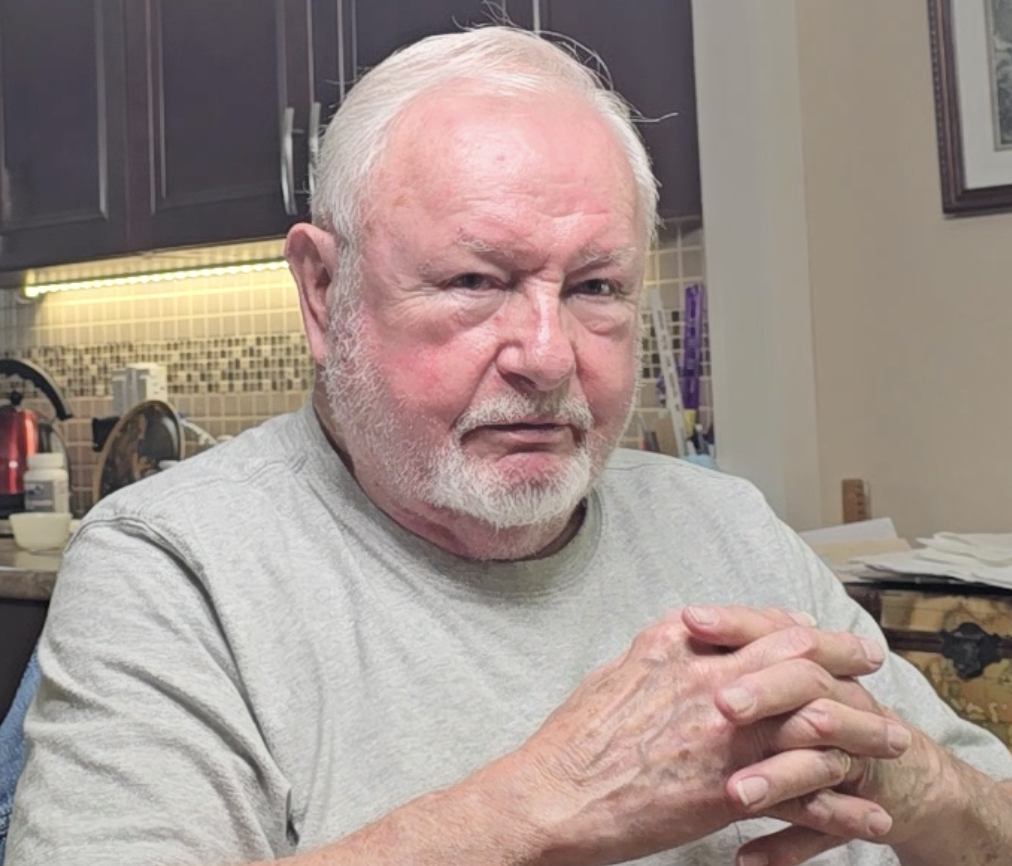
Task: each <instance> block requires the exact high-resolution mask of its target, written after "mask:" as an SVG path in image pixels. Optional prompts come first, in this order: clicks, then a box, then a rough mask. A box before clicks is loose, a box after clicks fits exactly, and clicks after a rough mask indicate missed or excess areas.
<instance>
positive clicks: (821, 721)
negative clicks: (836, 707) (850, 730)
mask: <svg viewBox="0 0 1012 866" xmlns="http://www.w3.org/2000/svg"><path fill="white" fill-rule="evenodd" d="M797 719H798V722H799V723H800V724H801V726H802V728H803V729H804V731H805V732H807V733H808V734H810V735H812V736H813V737H814V738H815V739H817V740H824V739H831V738H832V737H834V736H835V735H836V734H838V733H839V732H840V727H841V726H840V722H839V721H838V720H837V718H836V717H835V716H834V715H833V714H832V713H829V712H827V709H826V702H825V701H822V700H817V701H814V702H813V703H811V704H808V705H807V706H805V707H804V708H803V709H801V710H800V711H799V712H798V715H797Z"/></svg>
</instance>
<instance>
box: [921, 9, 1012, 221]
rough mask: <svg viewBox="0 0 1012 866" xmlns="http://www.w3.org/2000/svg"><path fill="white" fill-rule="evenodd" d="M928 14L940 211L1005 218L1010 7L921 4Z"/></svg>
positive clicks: (1010, 174)
mask: <svg viewBox="0 0 1012 866" xmlns="http://www.w3.org/2000/svg"><path fill="white" fill-rule="evenodd" d="M928 12H929V19H930V33H931V58H932V74H933V79H934V91H935V116H936V125H937V137H938V157H939V169H940V173H941V181H942V210H943V212H944V213H946V214H949V215H951V216H967V215H974V214H985V213H996V212H1000V211H1010V210H1012V0H928ZM1006 37H1007V38H1006Z"/></svg>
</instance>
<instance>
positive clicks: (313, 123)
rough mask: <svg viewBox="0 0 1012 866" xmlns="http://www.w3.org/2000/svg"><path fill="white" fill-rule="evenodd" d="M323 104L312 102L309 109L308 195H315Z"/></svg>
mask: <svg viewBox="0 0 1012 866" xmlns="http://www.w3.org/2000/svg"><path fill="white" fill-rule="evenodd" d="M322 114H323V105H322V104H321V103H319V102H314V103H313V104H312V106H311V107H310V109H309V196H310V198H312V197H313V196H314V195H316V166H317V165H318V164H319V162H320V121H321V120H322Z"/></svg>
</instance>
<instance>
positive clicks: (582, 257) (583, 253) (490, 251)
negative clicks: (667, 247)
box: [454, 232, 639, 270]
mask: <svg viewBox="0 0 1012 866" xmlns="http://www.w3.org/2000/svg"><path fill="white" fill-rule="evenodd" d="M454 244H455V245H456V246H459V247H463V248H464V249H466V250H469V251H470V252H473V253H477V254H478V255H482V256H489V257H490V258H496V257H505V256H506V255H507V254H508V251H507V250H505V249H503V248H502V247H500V246H497V245H495V244H492V243H489V242H488V241H487V240H484V239H483V238H479V237H477V236H475V235H471V234H467V233H464V232H461V233H460V234H459V235H457V237H456V238H454ZM638 255H639V250H638V249H637V248H636V247H617V248H615V249H610V250H605V249H601V248H600V247H597V246H588V247H584V248H583V249H582V250H580V252H579V253H578V254H577V256H576V260H575V266H576V267H575V270H584V269H585V268H590V267H599V266H602V265H619V266H620V267H625V266H628V265H630V264H632V263H633V262H634V261H635V260H636V258H637V256H638Z"/></svg>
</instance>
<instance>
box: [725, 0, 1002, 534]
mask: <svg viewBox="0 0 1012 866" xmlns="http://www.w3.org/2000/svg"><path fill="white" fill-rule="evenodd" d="M960 2H962V0H960ZM926 6H927V4H926V3H925V2H924V0H846V2H841V0H798V2H797V26H798V45H799V73H800V74H799V79H800V84H801V106H802V108H801V113H802V138H803V150H804V170H805V196H806V205H807V214H808V231H809V238H808V256H809V262H810V282H811V295H812V315H813V335H814V354H815V367H816V404H817V417H818V431H819V432H818V441H819V466H820V471H821V482H822V491H823V493H822V499H823V512H824V514H823V516H824V518H825V519H826V520H827V521H832V520H834V519H837V518H838V517H839V515H840V505H839V487H840V479H841V478H845V477H853V476H856V477H862V478H866V479H868V480H869V481H870V482H871V491H872V502H873V509H874V512H875V513H876V514H878V515H890V516H892V517H893V518H894V519H895V520H896V523H897V526H898V528H899V530H900V532H901V533H903V534H906V535H910V536H914V535H919V534H924V533H930V532H934V531H937V530H940V529H952V530H980V531H997V530H1005V531H1008V530H1012V388H1010V385H1009V380H1010V378H1012V279H1010V277H1012V215H997V216H983V217H972V218H962V219H959V220H951V219H943V217H942V214H941V204H940V194H939V180H938V161H937V159H938V158H937V150H936V145H935V115H934V103H933V97H932V86H931V58H930V48H929V34H928V21H927V8H926ZM718 362H719V359H718Z"/></svg>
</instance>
